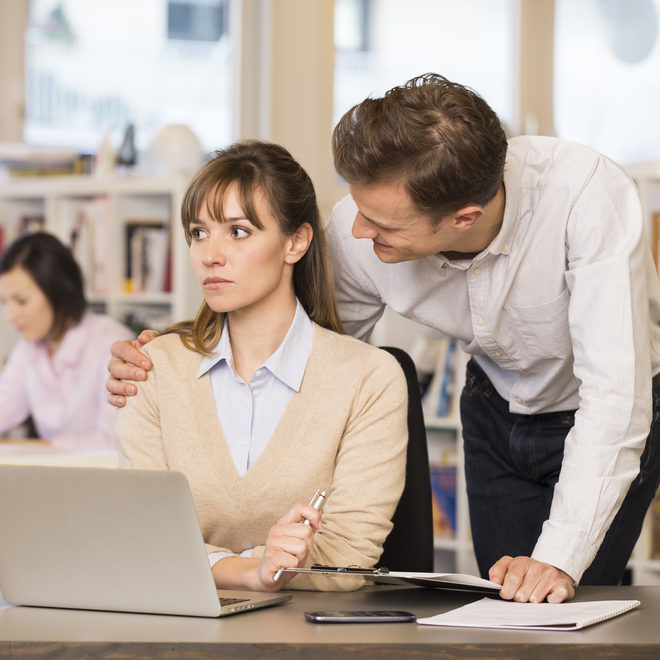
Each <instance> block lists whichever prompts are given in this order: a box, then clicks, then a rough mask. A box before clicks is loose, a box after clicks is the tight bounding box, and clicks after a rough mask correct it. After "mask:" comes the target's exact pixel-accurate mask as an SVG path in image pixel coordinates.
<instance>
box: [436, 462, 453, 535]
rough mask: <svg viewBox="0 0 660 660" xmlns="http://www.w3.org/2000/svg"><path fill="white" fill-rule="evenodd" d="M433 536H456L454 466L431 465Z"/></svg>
mask: <svg viewBox="0 0 660 660" xmlns="http://www.w3.org/2000/svg"><path fill="white" fill-rule="evenodd" d="M430 471H431V497H432V500H431V503H432V508H433V536H434V537H437V538H454V537H455V536H456V465H431V467H430Z"/></svg>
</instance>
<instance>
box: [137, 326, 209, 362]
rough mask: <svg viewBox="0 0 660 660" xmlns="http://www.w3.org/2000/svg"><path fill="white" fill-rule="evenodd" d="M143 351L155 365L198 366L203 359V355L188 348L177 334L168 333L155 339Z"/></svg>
mask: <svg viewBox="0 0 660 660" xmlns="http://www.w3.org/2000/svg"><path fill="white" fill-rule="evenodd" d="M142 350H143V351H144V352H145V353H146V354H147V355H148V356H149V358H150V359H151V361H152V362H154V363H155V362H162V361H167V362H169V363H177V364H181V365H188V364H195V365H197V364H199V363H200V361H201V359H202V355H201V354H200V353H198V352H196V351H191V350H190V349H189V348H187V347H186V346H185V345H184V343H183V342H182V341H181V337H180V336H179V335H178V334H177V333H175V332H168V333H165V334H162V335H158V336H157V337H154V339H152V340H151V341H150V342H149V343H148V344H145V345H144V346H143V347H142Z"/></svg>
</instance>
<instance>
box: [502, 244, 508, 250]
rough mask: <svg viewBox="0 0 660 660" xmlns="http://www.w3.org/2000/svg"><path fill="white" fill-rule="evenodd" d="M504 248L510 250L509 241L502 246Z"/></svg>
mask: <svg viewBox="0 0 660 660" xmlns="http://www.w3.org/2000/svg"><path fill="white" fill-rule="evenodd" d="M502 249H503V250H504V251H505V252H508V251H509V244H508V243H505V244H504V246H503V247H502Z"/></svg>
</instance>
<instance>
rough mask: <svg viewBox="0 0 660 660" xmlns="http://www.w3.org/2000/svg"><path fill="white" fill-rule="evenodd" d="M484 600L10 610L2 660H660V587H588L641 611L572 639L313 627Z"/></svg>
mask: <svg viewBox="0 0 660 660" xmlns="http://www.w3.org/2000/svg"><path fill="white" fill-rule="evenodd" d="M479 597H480V596H475V595H470V594H463V593H458V592H454V593H452V592H449V591H440V590H431V589H422V588H405V587H371V588H368V589H365V590H361V591H358V592H353V593H325V594H324V593H318V592H294V596H293V600H292V601H290V602H289V603H286V604H284V605H278V606H275V607H271V608H266V609H263V610H257V611H254V612H249V613H245V614H238V615H235V616H230V617H226V618H221V619H204V618H193V617H176V616H155V615H146V614H122V613H111V612H88V611H75V610H57V609H45V608H32V607H0V658H14V657H16V658H18V657H20V658H36V657H46V656H47V657H48V658H60V657H65V658H95V659H96V658H159V657H162V658H177V659H178V658H232V659H233V658H241V659H246V658H247V659H254V658H277V659H282V660H285V659H286V660H289V659H290V658H296V659H301V658H310V659H313V660H327V659H328V658H345V659H347V660H348V659H350V660H354V659H355V658H359V660H376V659H377V658H378V659H379V660H383V659H384V658H390V659H395V658H397V659H398V658H414V659H415V660H421V659H423V658H462V659H466V658H503V659H504V658H506V659H507V660H509V659H522V658H525V659H532V660H545V658H585V657H589V658H590V660H591V659H592V658H608V659H612V658H622V659H623V658H625V660H630V658H633V657H634V658H658V657H660V587H655V586H654V587H583V588H581V589H579V591H578V595H577V598H576V600H596V599H629V598H637V599H639V600H640V601H641V603H642V604H641V606H640V607H639V608H637V609H636V610H633V611H631V612H628V613H627V614H624V615H622V616H620V617H618V618H616V619H612V620H610V621H607V622H604V623H601V624H597V625H595V626H591V627H589V628H586V629H584V630H579V631H572V632H538V631H529V632H525V631H504V630H487V629H482V630H480V629H460V628H436V627H431V626H420V625H418V624H416V623H399V624H397V623H390V624H338V625H332V624H326V625H322V624H310V623H307V622H306V621H305V620H304V618H303V612H304V611H305V610H319V609H344V610H345V609H404V610H409V611H411V612H413V613H414V614H416V615H417V616H430V615H432V614H437V613H439V612H442V611H446V610H449V609H451V608H454V607H458V606H460V605H464V604H465V603H468V602H470V601H471V600H474V599H476V598H479Z"/></svg>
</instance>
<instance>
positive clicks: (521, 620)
mask: <svg viewBox="0 0 660 660" xmlns="http://www.w3.org/2000/svg"><path fill="white" fill-rule="evenodd" d="M639 604H640V602H639V601H638V600H595V601H589V602H583V603H515V602H512V601H507V600H497V599H495V598H482V599H481V600H478V601H475V602H474V603H470V604H469V605H464V606H463V607H458V608H456V609H455V610H450V611H449V612H445V613H443V614H436V615H435V616H430V617H426V618H422V619H417V623H421V624H422V625H428V626H453V627H459V628H502V629H507V630H512V629H515V630H579V629H580V628H586V627H587V626H591V625H593V624H594V623H600V622H601V621H607V620H608V619H613V618H614V617H616V616H619V615H620V614H623V613H624V612H628V611H630V610H632V609H634V608H636V607H638V606H639Z"/></svg>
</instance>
